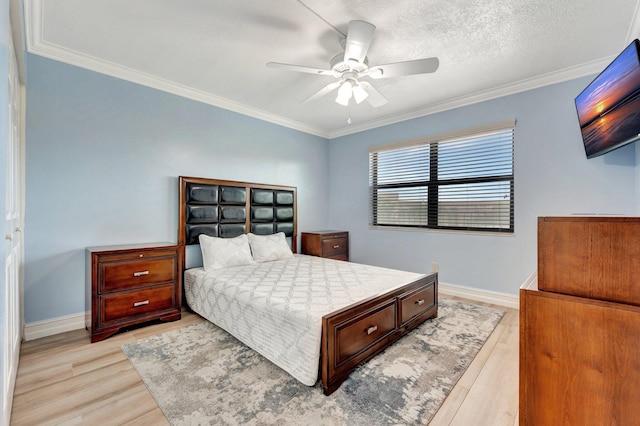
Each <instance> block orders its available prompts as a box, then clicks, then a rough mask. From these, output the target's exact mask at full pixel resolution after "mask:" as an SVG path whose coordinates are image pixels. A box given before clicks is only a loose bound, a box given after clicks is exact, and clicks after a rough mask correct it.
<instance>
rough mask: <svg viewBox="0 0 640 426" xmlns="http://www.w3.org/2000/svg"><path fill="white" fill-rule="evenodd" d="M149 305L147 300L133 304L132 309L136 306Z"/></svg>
mask: <svg viewBox="0 0 640 426" xmlns="http://www.w3.org/2000/svg"><path fill="white" fill-rule="evenodd" d="M148 304H149V299H147V300H143V301H142V302H134V303H133V307H134V308H137V307H138V306H144V305H148Z"/></svg>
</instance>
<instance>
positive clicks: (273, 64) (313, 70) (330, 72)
mask: <svg viewBox="0 0 640 426" xmlns="http://www.w3.org/2000/svg"><path fill="white" fill-rule="evenodd" d="M267 68H275V69H281V70H286V71H297V72H306V73H308V74H316V75H331V76H333V75H334V71H333V70H323V69H321V68H312V67H303V66H302V65H292V64H281V63H279V62H267Z"/></svg>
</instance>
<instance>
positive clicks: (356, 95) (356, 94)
mask: <svg viewBox="0 0 640 426" xmlns="http://www.w3.org/2000/svg"><path fill="white" fill-rule="evenodd" d="M367 96H369V93H367V91H366V90H364V88H363V87H362V86H360V85H359V84H358V85H356V86H354V87H353V99H354V100H355V101H356V103H357V104H359V103H360V102H362V101H364V100H365V99H367Z"/></svg>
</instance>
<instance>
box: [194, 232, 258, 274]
mask: <svg viewBox="0 0 640 426" xmlns="http://www.w3.org/2000/svg"><path fill="white" fill-rule="evenodd" d="M198 239H199V240H200V249H201V250H202V266H204V270H205V271H215V270H216V269H222V268H230V267H232V266H242V265H250V264H253V263H256V262H255V261H254V260H253V258H252V257H251V249H250V248H249V241H248V239H247V235H246V234H242V235H238V236H237V237H234V238H216V237H210V236H208V235H204V234H200V236H199V237H198Z"/></svg>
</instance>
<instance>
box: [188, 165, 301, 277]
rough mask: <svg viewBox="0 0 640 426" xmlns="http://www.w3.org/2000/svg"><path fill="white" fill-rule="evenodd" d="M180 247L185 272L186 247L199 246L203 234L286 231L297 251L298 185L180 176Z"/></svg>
mask: <svg viewBox="0 0 640 426" xmlns="http://www.w3.org/2000/svg"><path fill="white" fill-rule="evenodd" d="M179 186H180V188H179V214H178V216H179V218H178V245H179V246H180V252H181V260H180V263H181V266H182V269H184V264H185V263H184V260H185V259H184V258H185V247H186V246H188V245H192V244H199V241H198V236H199V235H200V234H206V235H210V236H212V237H221V238H233V237H236V236H238V235H240V234H245V233H249V232H252V233H254V234H258V235H269V234H275V233H278V232H284V234H285V235H286V236H287V237H290V238H291V250H292V251H293V252H294V253H295V252H296V251H297V235H298V225H297V223H298V220H297V204H296V203H297V198H296V187H295V186H280V185H265V184H259V183H248V182H236V181H230V180H219V179H206V178H195V177H185V176H180V179H179Z"/></svg>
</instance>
